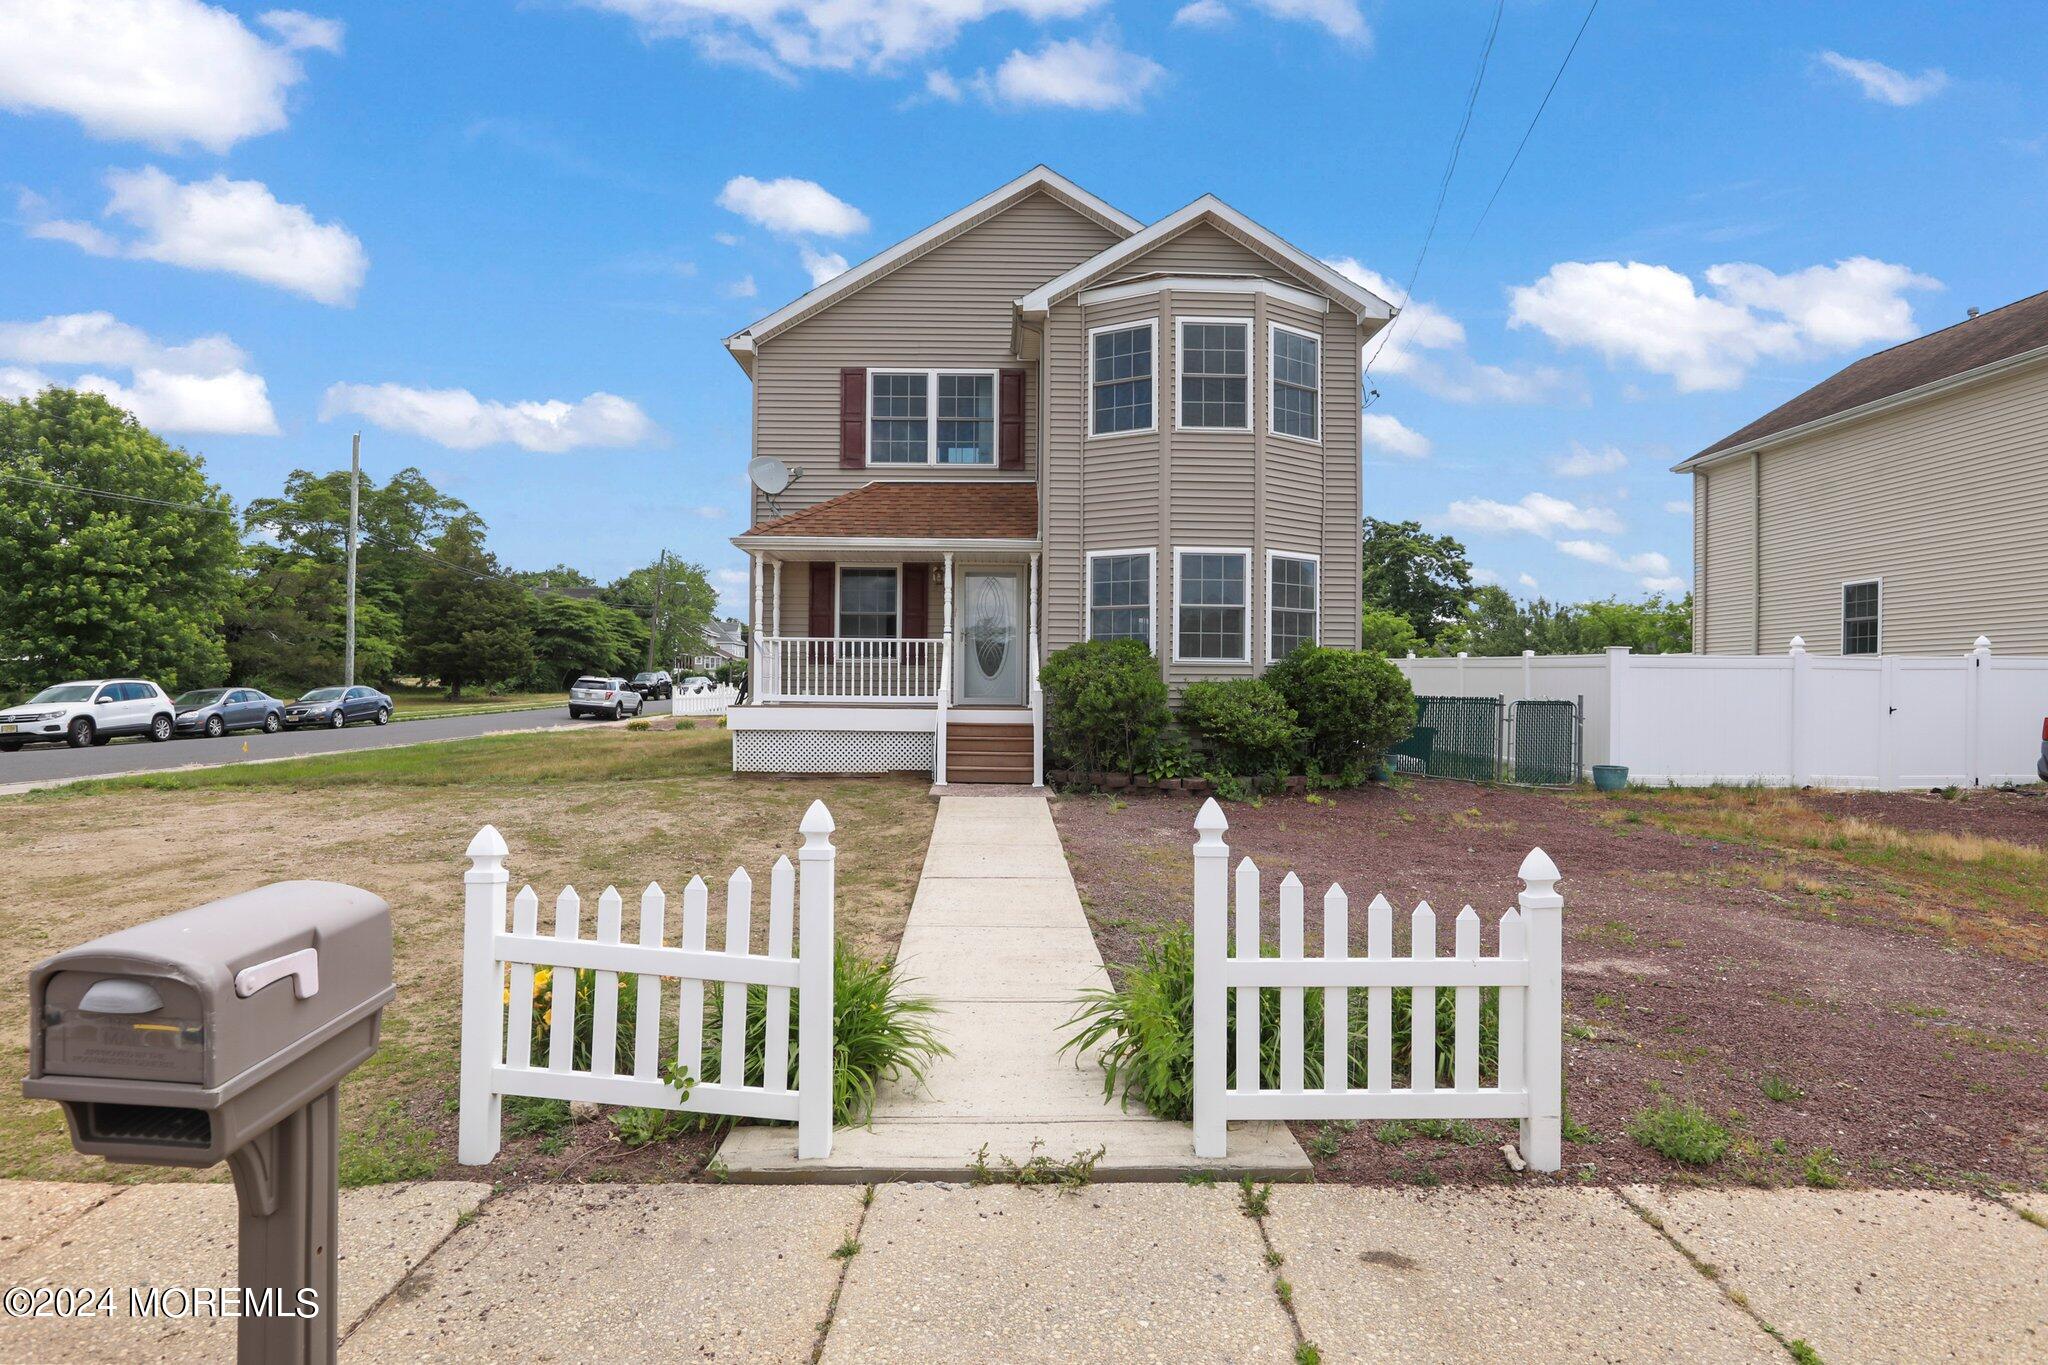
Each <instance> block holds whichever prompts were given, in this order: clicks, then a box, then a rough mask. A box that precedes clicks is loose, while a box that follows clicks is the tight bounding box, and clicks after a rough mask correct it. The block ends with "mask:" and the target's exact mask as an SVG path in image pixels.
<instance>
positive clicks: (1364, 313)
mask: <svg viewBox="0 0 2048 1365" xmlns="http://www.w3.org/2000/svg"><path fill="white" fill-rule="evenodd" d="M1201 222H1208V223H1213V224H1215V225H1216V226H1218V227H1221V228H1223V229H1225V230H1226V231H1228V232H1230V233H1231V234H1232V235H1234V236H1236V237H1238V238H1239V239H1241V240H1242V241H1244V242H1245V244H1246V245H1248V246H1250V247H1252V248H1253V249H1254V250H1256V251H1258V252H1259V253H1260V254H1261V255H1263V256H1266V257H1267V258H1269V259H1271V260H1273V261H1275V262H1277V263H1279V264H1281V265H1284V266H1286V267H1287V268H1288V269H1289V270H1291V271H1293V272H1295V273H1296V274H1298V275H1300V276H1302V277H1303V278H1304V279H1308V280H1312V281H1314V282H1315V283H1316V285H1317V286H1318V287H1320V288H1321V289H1322V290H1323V292H1324V293H1326V294H1328V295H1329V296H1330V298H1332V299H1334V300H1337V301H1339V302H1341V303H1343V304H1344V305H1345V307H1347V308H1349V309H1350V310H1351V312H1352V314H1353V315H1354V316H1355V317H1356V318H1357V319H1358V321H1359V322H1360V323H1361V324H1364V323H1366V322H1369V321H1373V320H1377V321H1380V322H1385V321H1387V320H1388V319H1390V318H1392V317H1393V316H1394V310H1393V308H1392V307H1391V306H1390V305H1389V304H1388V303H1387V301H1386V300H1385V299H1383V298H1381V297H1380V296H1379V295H1377V294H1375V293H1373V292H1372V291H1371V290H1369V289H1365V288H1362V287H1361V286H1359V285H1355V284H1353V283H1352V282H1351V281H1350V280H1347V279H1345V278H1344V277H1343V276H1342V275H1339V274H1338V273H1337V272H1336V271H1334V270H1332V269H1330V267H1328V266H1326V265H1324V264H1323V263H1322V262H1321V261H1319V260H1317V259H1316V258H1315V257H1313V256H1311V255H1309V254H1308V253H1307V252H1305V251H1303V250H1301V249H1300V248H1299V247H1297V246H1295V245H1293V244H1292V243H1290V242H1288V241H1286V240H1285V239H1284V238H1282V237H1280V236H1278V235H1276V234H1275V233H1273V232H1270V231H1268V230H1267V229H1266V228H1263V227H1261V226H1260V225H1259V224H1257V223H1255V222H1253V221H1252V220H1251V219H1249V218H1247V217H1245V216H1244V215H1243V214H1242V213H1239V212H1238V211H1237V210H1236V209H1234V208H1232V207H1230V205H1228V204H1226V203H1224V202H1223V201H1222V200H1221V199H1218V198H1217V197H1216V196H1215V195H1213V194H1205V195H1203V196H1202V197H1201V198H1200V199H1197V200H1195V202H1194V203H1192V204H1189V205H1187V206H1186V207H1185V208H1182V209H1178V210H1176V211H1175V212H1173V213H1169V214H1168V215H1166V217H1164V218H1161V219H1160V220H1159V221H1158V222H1156V223H1154V224H1152V226H1150V227H1148V228H1146V229H1144V230H1143V231H1142V232H1138V233H1136V234H1134V235H1132V236H1130V237H1126V238H1125V239H1124V240H1123V241H1121V242H1118V243H1117V244H1116V245H1115V246H1111V247H1105V248H1104V249H1103V250H1101V251H1099V252H1097V253H1096V254H1095V255H1093V256H1091V257H1089V258H1088V259H1087V260H1085V261H1083V262H1081V263H1080V264H1079V265H1077V266H1075V267H1074V268H1073V269H1072V270H1069V271H1067V272H1066V273H1065V274H1064V275H1061V276H1060V277H1059V278H1057V279H1054V280H1050V281H1047V282H1046V283H1045V284H1042V285H1040V286H1039V287H1038V288H1036V289H1034V290H1032V291H1031V292H1030V293H1029V294H1026V295H1025V296H1024V297H1023V298H1021V299H1018V300H1017V310H1018V311H1019V312H1020V313H1022V314H1023V315H1024V316H1025V317H1027V318H1042V317H1044V316H1045V314H1046V312H1047V310H1048V309H1050V308H1051V307H1052V305H1053V304H1055V303H1057V302H1059V301H1060V300H1061V299H1063V298H1066V297H1067V296H1068V295H1069V294H1072V293H1074V292H1075V291H1077V290H1079V289H1081V288H1083V287H1084V286H1086V285H1087V284H1088V283H1089V281H1091V280H1098V279H1100V278H1102V277H1103V276H1104V275H1106V274H1108V273H1109V272H1110V271H1112V270H1115V269H1116V268H1117V267H1118V266H1121V265H1123V264H1125V263H1126V262H1129V261H1132V260H1135V259H1136V258H1137V257H1139V256H1142V255H1144V254H1145V253H1146V252H1147V251H1150V250H1151V249H1152V248H1153V247H1156V246H1158V245H1159V244H1160V243H1162V242H1165V241H1168V240H1170V239H1171V238H1173V237H1176V236H1178V235H1179V234H1180V233H1182V232H1183V231H1185V230H1187V229H1188V228H1190V227H1193V226H1194V225H1195V224H1197V223H1201Z"/></svg>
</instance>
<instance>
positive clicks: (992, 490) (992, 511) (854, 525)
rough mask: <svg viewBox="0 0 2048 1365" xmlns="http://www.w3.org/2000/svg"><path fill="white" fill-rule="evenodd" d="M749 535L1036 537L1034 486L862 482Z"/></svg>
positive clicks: (949, 482)
mask: <svg viewBox="0 0 2048 1365" xmlns="http://www.w3.org/2000/svg"><path fill="white" fill-rule="evenodd" d="M747 534H748V535H750V536H879V537H889V538H901V539H904V540H1035V539H1037V538H1038V488H1037V486H1036V485H1035V484H1030V483H1023V482H1017V481H1008V482H1003V483H970V482H966V481H964V480H963V481H958V482H955V481H947V482H945V483H937V482H932V483H920V482H913V481H908V480H891V481H889V482H886V483H883V482H877V483H871V484H866V485H864V486H862V487H860V488H856V489H854V490H853V491H852V492H850V493H841V494H840V495H839V496H838V497H835V498H827V499H825V501H823V502H820V503H815V504H813V505H812V506H809V507H806V508H804V509H803V510H802V511H799V512H791V513H789V514H788V515H787V516H782V517H777V518H775V519H774V520H772V521H764V522H762V523H761V524H760V525H758V526H756V527H754V528H753V529H752V530H750V531H748V532H747Z"/></svg>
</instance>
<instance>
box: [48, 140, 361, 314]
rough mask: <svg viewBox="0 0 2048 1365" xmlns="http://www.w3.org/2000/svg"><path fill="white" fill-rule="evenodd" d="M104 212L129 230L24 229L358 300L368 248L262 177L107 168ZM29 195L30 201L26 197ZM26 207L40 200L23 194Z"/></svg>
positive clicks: (103, 251)
mask: <svg viewBox="0 0 2048 1365" xmlns="http://www.w3.org/2000/svg"><path fill="white" fill-rule="evenodd" d="M107 188H108V190H109V192H110V195H109V198H108V200H107V207H106V209H105V210H104V215H103V216H105V217H108V218H114V219H119V220H121V221H123V222H125V223H127V224H128V225H129V226H130V227H131V228H133V229H134V233H133V234H132V235H130V236H126V237H123V236H119V235H117V234H114V233H109V232H106V231H104V230H102V229H100V228H98V227H95V226H93V225H92V224H90V223H80V222H72V221H67V220H64V219H41V220H35V219H33V218H32V219H31V222H30V224H29V229H28V232H29V235H30V236H31V237H42V238H47V239H50V240H54V241H62V242H69V243H71V244H72V245H73V246H76V247H79V248H80V249H82V250H85V251H89V252H92V253H93V254H94V255H98V256H126V257H130V258H132V259H135V260H143V261H161V262H163V263H165V264H167V265H181V266H184V267H186V268H187V269H191V270H218V271H222V272H225V273H227V274H230V275H241V276H244V277H245V278H248V279H252V280H257V281H260V282H261V283H263V284H270V285H275V286H277V287H278V288H280V289H287V290H290V291H291V292H292V293H294V294H303V295H305V296H306V297H307V298H310V299H317V300H319V301H320V302H321V303H331V304H340V305H347V304H351V303H353V302H355V296H356V291H357V290H358V289H360V288H361V287H362V283H363V276H364V275H365V274H367V273H368V271H369V268H370V257H369V253H368V252H366V251H364V250H363V244H362V242H360V241H358V240H357V239H356V237H355V234H353V233H351V232H350V231H349V230H348V229H347V228H345V227H343V226H342V225H341V224H339V223H322V222H320V221H318V220H317V219H315V218H314V217H313V215H312V214H310V213H308V212H307V211H306V209H305V208H304V207H303V206H302V205H299V204H285V203H280V202H279V201H278V199H277V196H275V195H273V194H272V193H271V192H270V188H269V186H267V185H265V184H264V183H263V182H262V181H260V180H230V179H228V178H227V177H226V176H224V175H216V176H214V177H213V178H212V179H210V180H200V181H194V182H192V183H190V184H185V183H181V182H179V181H177V180H174V179H172V178H171V177H170V176H169V175H167V174H165V173H164V172H163V171H161V170H158V169H157V168H156V167H154V166H145V167H144V168H143V169H141V170H139V171H111V172H109V173H108V175H107ZM31 199H33V200H34V203H33V204H31V203H30V200H31ZM23 204H24V207H25V208H31V209H34V208H39V207H40V205H41V200H40V198H39V197H37V196H25V197H24V200H23Z"/></svg>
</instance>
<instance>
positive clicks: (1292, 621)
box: [1266, 553, 1318, 663]
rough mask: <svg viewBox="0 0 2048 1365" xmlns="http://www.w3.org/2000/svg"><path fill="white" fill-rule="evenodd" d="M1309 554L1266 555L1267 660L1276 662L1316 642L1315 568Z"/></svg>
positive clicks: (1315, 564)
mask: <svg viewBox="0 0 2048 1365" xmlns="http://www.w3.org/2000/svg"><path fill="white" fill-rule="evenodd" d="M1317 567H1318V566H1317V563H1316V560H1315V558H1314V556H1311V555H1286V554H1279V553H1274V554H1270V555H1268V556H1266V592H1267V594H1268V598H1267V605H1268V610H1267V620H1266V649H1267V651H1268V652H1267V655H1266V658H1267V661H1268V662H1269V663H1271V662H1277V661H1279V660H1281V659H1284V658H1286V657H1287V656H1288V655H1290V654H1292V653H1293V652H1294V651H1295V650H1296V649H1298V648H1299V647H1300V646H1302V645H1312V644H1314V643H1316V619H1317V610H1316V608H1317V602H1316V589H1317V584H1316V571H1317Z"/></svg>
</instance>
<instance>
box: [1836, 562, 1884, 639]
mask: <svg viewBox="0 0 2048 1365" xmlns="http://www.w3.org/2000/svg"><path fill="white" fill-rule="evenodd" d="M1842 652H1843V653H1844V654H1881V653H1883V652H1884V580H1883V579H1882V578H1864V579H1857V580H1855V581H1853V582H1849V583H1844V584H1843V585H1842Z"/></svg>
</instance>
